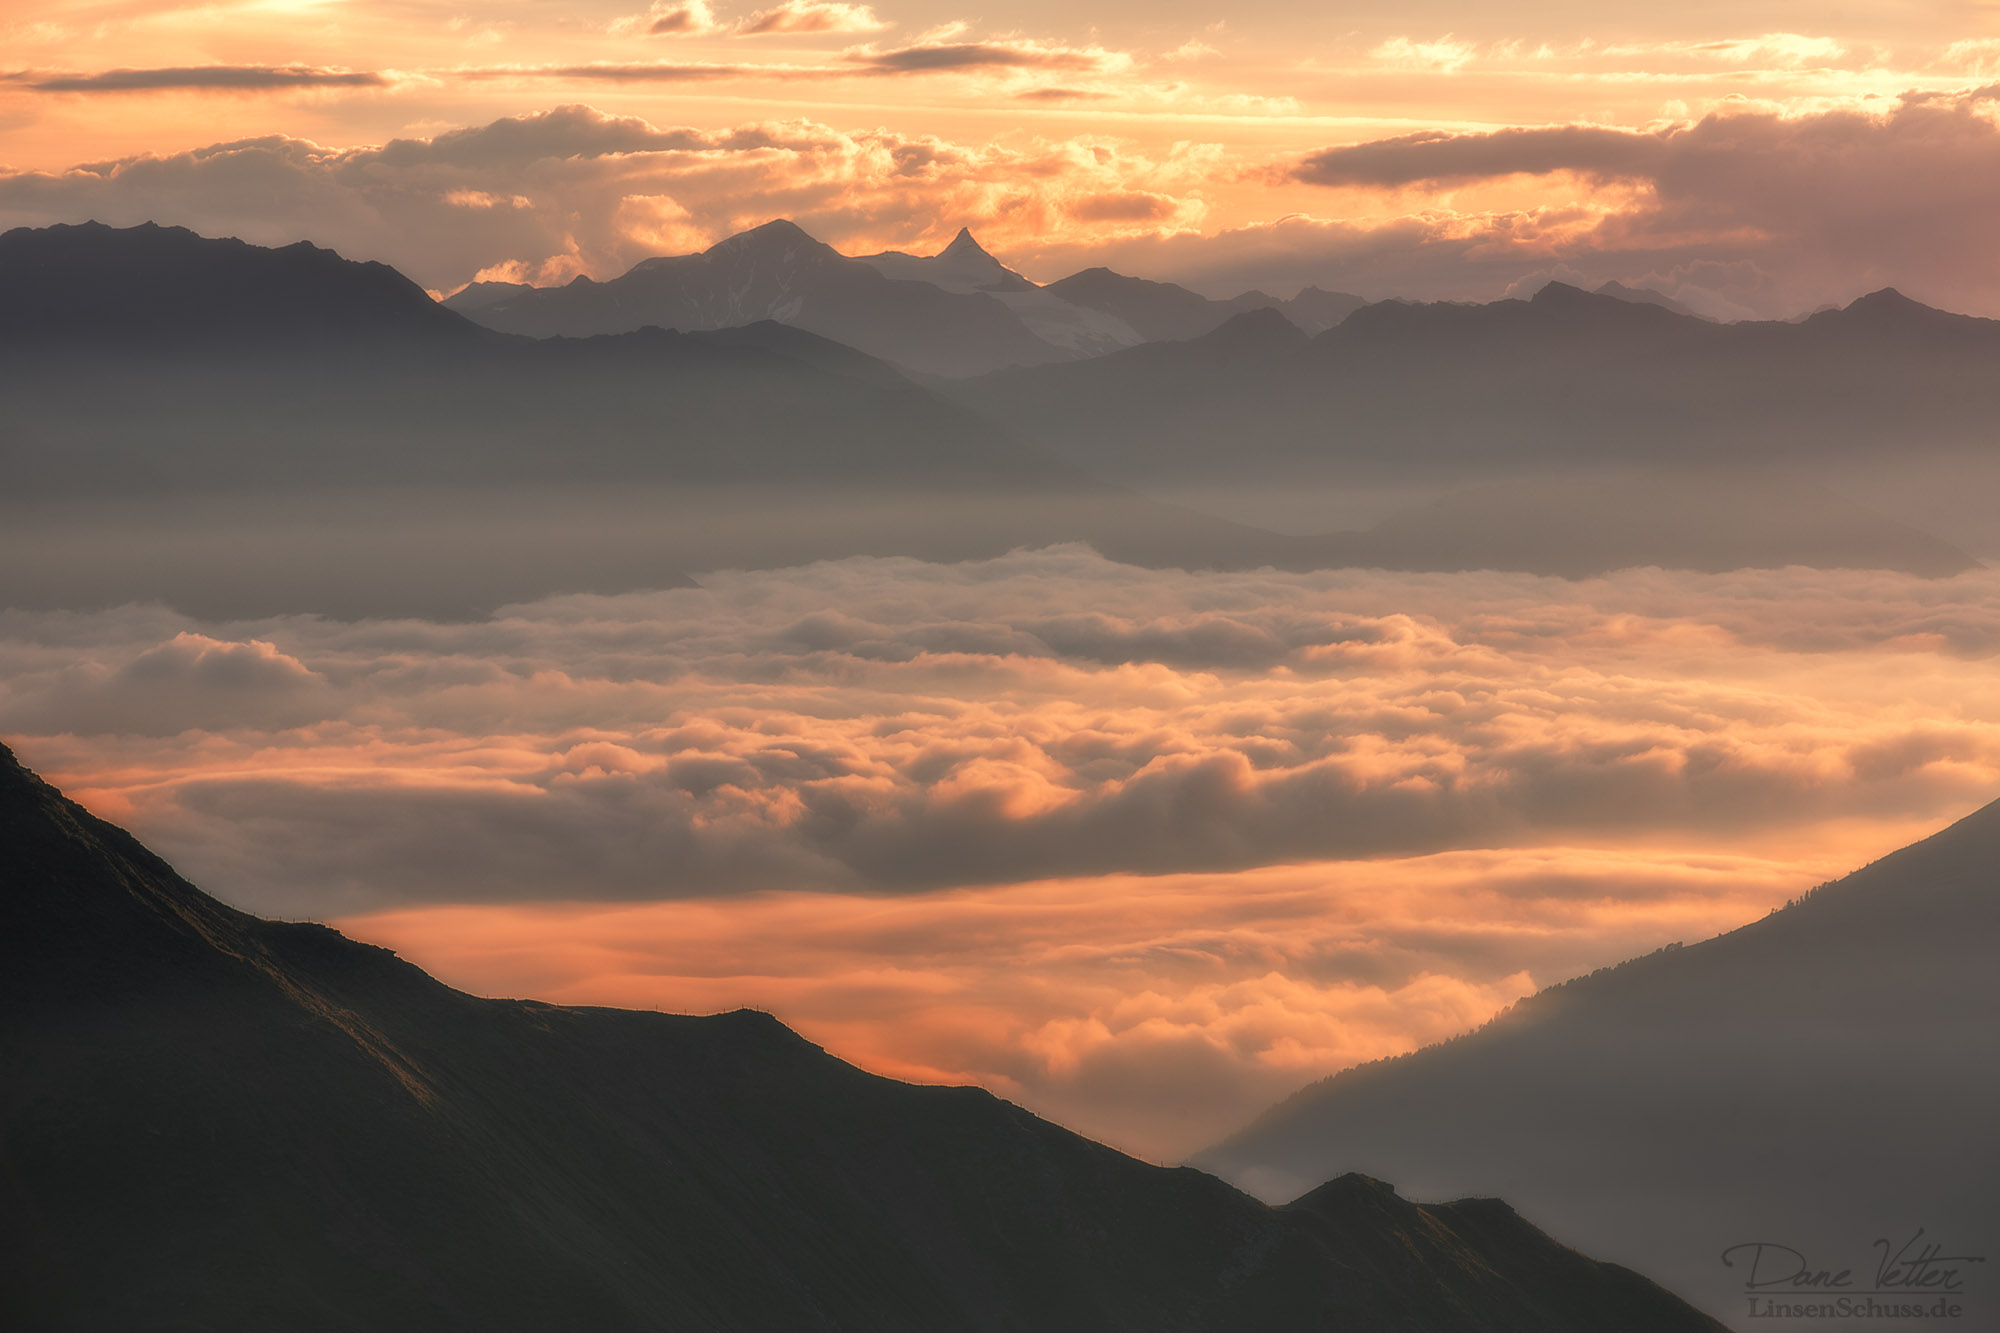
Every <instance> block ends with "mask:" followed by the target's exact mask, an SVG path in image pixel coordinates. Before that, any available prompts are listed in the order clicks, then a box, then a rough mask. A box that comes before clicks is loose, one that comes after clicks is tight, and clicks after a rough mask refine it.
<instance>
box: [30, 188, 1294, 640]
mask: <svg viewBox="0 0 2000 1333" xmlns="http://www.w3.org/2000/svg"><path fill="white" fill-rule="evenodd" d="M771 235H779V233H771ZM769 239H770V236H768V235H767V236H766V237H765V238H763V240H761V241H759V242H757V243H758V244H763V243H765V242H767V241H769ZM0 240H4V244H0V293H4V294H6V295H7V296H8V297H9V298H10V299H9V300H8V301H7V302H6V303H5V305H4V307H0V345H4V347H5V349H6V351H7V355H6V356H4V357H0V401H4V402H5V403H6V404H7V415H8V423H7V425H8V428H7V429H6V430H5V431H0V475H5V476H6V477H7V480H8V484H7V486H6V487H5V488H4V489H0V604H4V605H11V606H18V607H78V606H87V605H105V604H110V605H116V604H118V603H120V602H125V601H132V600H163V601H166V602H169V603H171V604H173V605H175V606H177V607H179V608H180V609H181V610H183V611H186V612H188V613H190V614H196V615H209V616H217V617H223V618H229V617H236V616H254V615H266V614H277V613H284V612H300V611H318V612H322V613H326V614H333V615H346V616H368V615H407V614H418V615H432V616H449V617H458V616H478V615H483V614H485V613H486V612H487V611H490V610H491V609H492V608H493V607H495V606H498V605H501V604H503V603H505V602H508V601H516V600H523V599H528V598H533V597H539V596H545V595H548V594H551V593H557V592H578V591H595V592H618V591H626V590H631V589H635V588H651V587H666V586H672V585H674V584H677V583H683V582H685V581H686V580H687V577H688V572H689V571H697V570H703V569H715V568H726V567H737V568H745V567H749V568H757V567H772V566H782V565H792V564H799V563H808V562H811V561H813V560H819V559H838V558H842V557H846V556H852V555H883V556H898V555H900V556H915V557H920V558H926V559H939V560H962V559H972V558H983V557H988V556H994V555H999V554H1003V553H1005V552H1006V551H1008V550H1011V549H1013V548H1015V547H1018V546H1024V545H1048V544H1051V543H1055V542H1066V541H1083V542H1089V543H1091V544H1093V545H1094V546H1096V547H1097V548H1098V549H1099V550H1101V551H1102V552H1104V553H1105V554H1106V555H1109V556H1111V557H1112V558H1114V559H1121V560H1127V561H1131V562H1134V563H1141V564H1148V565H1156V564H1165V565H1168V566H1179V567H1197V568H1201V567H1217V566H1221V567H1236V568H1243V567H1248V568H1255V567H1258V566H1261V565H1266V564H1277V565H1282V566H1285V567H1288V568H1306V567H1311V566H1312V565H1314V564H1316V563H1318V562H1319V561H1320V559H1321V556H1320V553H1319V552H1318V551H1317V550H1315V549H1314V548H1313V547H1312V544H1311V543H1309V542H1303V541H1301V540H1299V539H1296V538H1289V537H1283V536H1279V535H1277V534H1274V533H1270V532H1264V531H1259V530H1257V529H1254V528H1249V527H1245V526H1242V525H1238V524H1234V523H1230V522H1226V521H1221V520H1218V519H1216V518H1214V517H1212V516H1209V515H1204V514H1199V513H1194V512H1190V511H1187V510H1185V509H1180V508H1176V507H1174V506H1171V505H1164V504H1161V503H1159V502H1157V501H1153V500H1148V499H1145V498H1142V497H1139V496H1136V495H1133V494H1131V493H1129V492H1127V491H1125V490H1122V489H1121V488H1118V487H1115V486H1111V485H1109V484H1107V483H1104V482H1102V481H1099V480H1096V479H1094V478H1091V477H1089V476H1087V475H1085V474H1084V473H1082V472H1081V471H1080V470H1078V469H1077V468H1076V467H1075V466H1074V465H1073V464H1069V463H1066V462H1063V461H1062V460H1059V459H1055V458H1052V457H1050V456H1048V455H1047V454H1045V453H1043V452H1042V451H1040V450H1038V449H1036V448H1035V447H1033V446H1029V445H1026V444H1023V443H1022V442H1021V441H1019V440H1018V439H1016V438H1015V437H1014V436H1012V435H1011V434H1010V433H1009V432H1008V431H1007V430H1006V429H1005V428H1003V427H999V426H996V425H994V424H993V423H992V422H990V421H987V420H985V419H983V418H981V417H979V416H978V415H976V414H975V413H973V412H971V411H969V410H967V409H966V408H964V407H963V406H961V405H959V404H956V403H953V402H950V401H948V400H946V399H944V398H942V397H940V396H939V395H938V394H937V393H935V392H934V391H932V390H931V389H929V388H926V387H924V386H921V385H919V384H916V383H914V382H912V381H911V380H910V379H909V378H908V377H907V376H906V375H904V374H903V373H901V372H899V371H897V370H896V369H894V368H893V367H891V366H888V365H886V364H884V363H883V362H881V361H879V360H876V359H875V358H873V357H870V356H868V355H866V354H864V353H862V352H860V351H857V350H855V349H853V348H851V347H848V346H844V345H842V344H840V343H836V342H832V341H829V340H828V339H826V338H823V337H820V336H818V335H816V334H814V333H811V332H808V331H807V330H805V329H802V328H797V327H793V326H790V325H785V324H780V323H776V322H772V321H760V322H757V323H754V324H749V325H745V326H742V327H732V328H722V329H715V330H709V331H703V332H695V333H681V332H673V331H668V330H662V329H658V328H648V329H643V330H640V331H638V332H634V333H629V334H621V335H616V336H603V337H595V338H552V339H544V340H537V339H531V338H526V337H521V336H517V335H508V334H501V333H496V332H493V331H491V330H487V329H483V328H481V327H479V326H478V325H475V324H473V323H471V322H470V321H468V320H466V319H464V318H463V317H461V316H459V315H457V314H456V313H454V312H452V311H450V310H447V309H443V308H441V307H439V306H438V305H437V304H436V303H435V302H433V301H432V300H430V298H429V297H428V296H427V295H426V294H425V293H424V292H423V291H421V290H420V289H418V288H417V287H415V286H414V285H413V284H411V283H409V282H407V281H406V280H404V279H403V278H401V277H400V276H399V275H397V274H396V273H394V271H393V270H389V269H386V268H383V267H381V266H380V265H370V264H357V263H353V262H350V261H347V260H344V259H341V258H340V257H339V256H337V255H334V254H332V253H331V252H329V251H325V250H318V249H314V248H313V247H310V246H307V247H298V246H294V247H287V248H286V249H283V250H266V249H261V248H259V247H256V246H249V245H244V244H243V243H241V242H238V241H221V240H209V239H205V238H203V237H200V236H197V235H195V234H194V233H192V232H189V231H185V230H181V229H179V228H154V227H142V228H135V229H124V230H118V229H113V228H108V227H97V226H91V227H78V228H48V229H43V230H41V231H27V230H22V231H16V232H10V233H8V234H7V235H6V236H5V237H4V238H0ZM821 248H822V249H823V247H821ZM813 254H814V252H813V251H812V250H811V249H810V248H808V247H806V246H804V245H803V244H802V245H801V246H799V247H796V248H795V253H794V258H795V261H796V263H798V264H800V265H811V264H814V263H817V262H819V261H818V260H816V259H814V258H813ZM840 262H841V263H842V264H846V263H848V262H849V261H845V260H842V261H840ZM864 268H865V266H864ZM862 281H864V282H868V283H874V284H878V285H879V284H882V283H887V281H888V280H887V279H883V278H880V276H879V275H877V274H874V272H873V270H867V271H866V275H865V276H864V278H863V279H862ZM907 285H909V286H911V287H913V288H920V289H921V290H922V291H925V292H929V293H931V295H932V296H934V297H936V298H937V299H939V300H945V299H953V300H956V299H959V298H956V297H949V296H948V294H946V293H943V292H940V291H938V290H937V289H936V288H932V287H929V286H927V285H924V284H907ZM65 294H74V296H75V300H74V303H73V304H65ZM980 299H982V300H984V299H987V298H984V297H982V298H980ZM1010 318H1011V316H1010ZM246 552H254V558H247V559H246V558H245V553H246Z"/></svg>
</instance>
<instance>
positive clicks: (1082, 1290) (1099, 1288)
mask: <svg viewBox="0 0 2000 1333" xmlns="http://www.w3.org/2000/svg"><path fill="white" fill-rule="evenodd" d="M0 925H4V929H0V1057H4V1059H5V1067H6V1069H7V1075H8V1076H7V1078H6V1080H5V1081H4V1083H0V1215H3V1216H4V1218H5V1221H6V1223H7V1229H8V1234H9V1236H10V1238H11V1240H10V1244H9V1245H8V1247H7V1248H6V1251H5V1252H4V1254H0V1291H4V1299H5V1302H6V1308H7V1310H8V1312H9V1317H10V1322H11V1323H14V1324H15V1325H16V1326H19V1327H24V1328H26V1327H33V1328H38V1329H44V1328H45V1329H64V1330H99V1329H103V1330H119V1331H120V1333H123V1331H124V1330H128V1329H132V1328H201V1329H209V1330H217V1331H218V1333H222V1331H225V1330H244V1331H245V1333H249V1331H250V1330H264V1329H272V1328H284V1329H287V1330H303V1331H305V1333H315V1331H317V1330H329V1331H330V1330H352V1329H359V1328H366V1329H371V1330H381V1331H382V1333H394V1331H395V1330H405V1329H407V1330H422V1331H423V1333H438V1331H440V1330H456V1329H465V1330H473V1329H477V1330H482V1331H483V1333H506V1331H507V1330H521V1331H522V1333H544V1331H545V1330H548V1329H556V1328H564V1329H570V1328H573V1329H588V1330H592V1333H619V1331H620V1330H628V1329H629V1330H661V1331H663V1333H664V1331H666V1330H672V1333H697V1331H699V1330H715V1331H716V1333H744V1331H746V1330H764V1329H770V1330H785V1331H786V1333H812V1331H813V1330H836V1329H868V1330H877V1331H880V1333H895V1331H896V1330H912V1331H913V1333H935V1330H940V1329H955V1330H956V1329H963V1330H991V1331H993V1333H1000V1331H1002V1330H1023V1331H1026V1330H1035V1331H1037V1333H1040V1331H1041V1330H1067V1329H1075V1330H1089V1331H1090V1333H1107V1331H1111V1330H1120V1329H1129V1330H1134V1333H1158V1331H1159V1330H1189V1331H1190V1333H1192V1331H1194V1330H1216V1333H1260V1331H1261V1330H1293V1329H1297V1330H1308V1329H1312V1330H1317V1329H1324V1328H1327V1327H1356V1328H1369V1329H1381V1330H1390V1331H1391V1333H1496V1331H1497V1333H1571V1331H1573V1333H1600V1331H1601V1330H1604V1329H1609V1328H1616V1329H1620V1330H1624V1331H1626V1333H1679V1331H1681V1330H1686V1331H1687V1333H1697V1331H1700V1333H1713V1331H1714V1330H1716V1329H1717V1328H1718V1327H1719V1326H1718V1325H1716V1324H1714V1323H1712V1322H1711V1321H1709V1320H1708V1319H1706V1318H1705V1317H1703V1316H1701V1315H1699V1314H1697V1313H1696V1312H1694V1311H1693V1310H1691V1309H1690V1308H1688V1307H1687V1306H1686V1305H1684V1304H1682V1303H1681V1302H1680V1301H1679V1300H1677V1299H1676V1298H1675V1297H1673V1296H1671V1295H1669V1294H1668V1293H1667V1292H1665V1291H1663V1290H1661V1289H1660V1288H1658V1287H1656V1286H1654V1285H1653V1284H1651V1283H1650V1282H1648V1281H1646V1280H1645V1279H1643V1278H1641V1277H1639V1276H1637V1275H1635V1274H1633V1273H1631V1272H1628V1271H1625V1270H1623V1269H1619V1268H1615V1267H1612V1266H1609V1265H1604V1264H1600V1263H1596V1262H1594V1261H1592V1260H1589V1259H1586V1258H1584V1257H1583V1256H1581V1255H1579V1254H1577V1253H1575V1252H1573V1251H1570V1250H1567V1249H1564V1248H1563V1247H1561V1246H1558V1245H1555V1244H1554V1243H1552V1242H1551V1241H1549V1240H1548V1239H1547V1238H1546V1237H1544V1236H1542V1235H1541V1234H1540V1233H1539V1232H1537V1231H1536V1230H1535V1229H1534V1228H1533V1227H1532V1226H1530V1225H1529V1224H1528V1223H1526V1222H1524V1221H1523V1220H1521V1219H1520V1218H1519V1217H1518V1216H1516V1215H1515V1214H1514V1213H1513V1212H1512V1210H1510V1209H1509V1208H1507V1206H1506V1205H1504V1204H1502V1203H1499V1202H1497V1201H1493V1200H1467V1201H1463V1202H1459V1203H1453V1204H1443V1205H1418V1204H1412V1203H1408V1202H1406V1201H1404V1200H1403V1199H1401V1198H1399V1197H1397V1195H1396V1194H1395V1193H1394V1192H1393V1191H1391V1190H1390V1189H1389V1187H1388V1186H1386V1185H1383V1184H1381V1183H1380V1182H1378V1181H1375V1180H1371V1179H1365V1178H1362V1177H1358V1176H1352V1175H1350V1176H1345V1177H1342V1178H1341V1179H1338V1180H1335V1181H1333V1182H1331V1183H1330V1184H1328V1185H1326V1186H1324V1187H1323V1188H1321V1189H1319V1190H1317V1191H1315V1192H1314V1193H1312V1194H1311V1195H1310V1196H1308V1197H1307V1198H1305V1199H1302V1200H1300V1201H1299V1202H1298V1203H1296V1204H1294V1205H1292V1206H1290V1207H1287V1208H1278V1209H1273V1208H1268V1207H1266V1206H1264V1205H1262V1204H1259V1203H1257V1202H1256V1201H1254V1200H1252V1199H1250V1198H1249V1197H1247V1196H1245V1195H1242V1194H1239V1193H1238V1192H1236V1191H1235V1190H1233V1189H1231V1188H1230V1187H1229V1186H1227V1185H1225V1184H1223V1183H1222V1182H1221V1181H1219V1180H1216V1179H1214V1178H1213V1177H1210V1176H1207V1175H1204V1174H1202V1173H1200V1172H1198V1171H1193V1170H1189V1169H1186V1168H1180V1169H1167V1168H1162V1167H1156V1166H1151V1165H1148V1164H1145V1163H1142V1162H1138V1161H1135V1160H1133V1159H1131V1158H1127V1157H1124V1156H1122V1155H1120V1154H1119V1153H1116V1152H1114V1151H1112V1150H1110V1149H1108V1148H1105V1147H1102V1146H1101V1145H1098V1144H1095V1143H1092V1142H1090V1141H1088V1140H1085V1139H1083V1138H1080V1137H1078V1136H1076V1135H1074V1134H1071V1133H1069V1132H1067V1131H1065V1130H1063V1129H1060V1128H1058V1127H1057V1126H1055V1125H1052V1124H1049V1123H1048V1122H1046V1121H1043V1120H1040V1119H1038V1118H1037V1117H1035V1116H1033V1115H1030V1114H1029V1113H1027V1112H1026V1111H1023V1110H1021V1109H1020V1108H1018V1107H1016V1106H1013V1105H1010V1104H1009V1103H1007V1102H1004V1101H1001V1100H999V1099H998V1098H996V1097H993V1096H992V1095H990V1094H988V1093H986V1092H983V1091H980V1090H977V1089H973V1088H948V1087H915V1086H910V1085H907V1084H902V1083H896V1082H893V1081H891V1080H888V1079H884V1078H878V1077H875V1076H872V1075H869V1074H865V1073H863V1072H861V1071H859V1070H857V1069H854V1068H852V1067H851V1066H848V1065H846V1064H843V1063H842V1062H841V1061H839V1060H837V1059H835V1058H833V1057H832V1056H830V1055H828V1054H826V1053H825V1052H824V1051H822V1050H820V1049H819V1048H817V1047H815V1046H813V1045H811V1044H810V1043H808V1042H806V1041H804V1040H803V1039H801V1038H800V1037H798V1036H797V1035H796V1034H794V1033H792V1032H791V1031H789V1030H788V1029H786V1028H785V1027H783V1026H782V1025H781V1024H779V1023H778V1022H777V1021H776V1020H774V1019H772V1018H770V1017H769V1016H767V1015H764V1014H760V1013H755V1012H751V1011H740V1012H737V1013H731V1014H723V1015H718V1016H715V1017H711V1018H690V1017H682V1016H674V1015H666V1014H658V1013H635V1012H627V1011H621V1010H613V1009H586V1008H573V1007H565V1006H557V1005H549V1004H540V1003H536V1002H533V1001H521V1000H484V999H476V998H474V997H472V996H468V995H464V994H461V993H459V992H456V991H453V990H451V989H449V988H447V987H445V986H443V985H440V984H439V983H438V982H436V981H434V980H432V979H431V978H430V977H428V976H426V975H425V974H424V973H422V972H420V971H418V970H417V969H416V968H414V967H412V966H410V965H409V964H408V963H405V962H402V961H401V960H399V959H397V958H396V957H395V956H394V955H393V954H391V953H389V952H388V951H387V950H383V949H379V948H374V947H371V946H368V945H364V944H357V943H355V942H353V941H350V940H348V939H346V938H344V937H342V936H341V935H339V934H338V933H336V932H335V931H332V930H330V929H327V928H326V927H323V926H317V925H311V924H305V923H295V922H274V921H264V920H260V919H258V918H256V917H252V916H248V915H245V914H243V913H241V912H237V911H234V910H232V909H230V908H228V907H226V906H224V905H223V904H221V903H218V902H216V901H215V900H213V899H211V898H209V897H207V896H206V895H204V894H202V893H200V892H199V891H198V890H196V889H195V888H193V887H192V886H191V885H189V884H188V883H186V881H184V880H182V879H181V878H180V877H179V876H178V875H176V874H175V873H174V871H173V870H172V868H171V867H169V866H167V865H166V864H165V863H164V862H162V861H160V860H159V859H158V858H157V857H155V856H153V855H152V854H151V853H149V852H148V851H147V850H146V849H145V848H144V847H142V846H141V845H140V844H139V843H138V842H136V841H135V840H134V839H133V838H131V837H130V835H128V834H126V833H124V832H122V831H121V830H119V829H117V828H114V827H112V826H111V825H108V824H105V823H103V822H102V821H100V820H97V819H95V818H93V817H92V816H91V815H89V814H88V813H87V812H85V811H84V810H83V809H81V808H80V807H78V806H76V805H74V804H72V803H71V802H69V801H67V800H66V799H64V798H63V797H62V796H61V795H60V794H59V793H57V792H56V791H55V790H54V789H52V788H50V787H49V786H47V785H46V784H44V783H42V782H41V781H40V780H39V779H37V778H35V777H34V776H33V775H32V774H30V773H28V772H26V771H25V770H24V769H22V768H21V767H20V766H19V765H18V763H17V762H16V761H15V759H14V757H13V755H12V753H11V752H9V751H7V750H6V749H5V748H4V747H0Z"/></svg>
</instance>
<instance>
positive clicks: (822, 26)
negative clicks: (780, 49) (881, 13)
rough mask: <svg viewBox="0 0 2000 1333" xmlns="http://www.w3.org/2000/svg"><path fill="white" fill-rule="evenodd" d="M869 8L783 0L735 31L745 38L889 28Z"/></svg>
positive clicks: (828, 0)
mask: <svg viewBox="0 0 2000 1333" xmlns="http://www.w3.org/2000/svg"><path fill="white" fill-rule="evenodd" d="M888 26H889V25H888V24H887V23H884V22H883V21H882V20H881V19H879V18H877V17H876V16H875V10H874V9H873V8H872V7H871V6H869V5H855V4H843V3H841V2H840V0H784V3H783V4H779V5H774V6H772V7H771V8H769V9H760V10H757V11H756V12H755V13H753V14H750V15H747V16H746V17H744V18H743V19H742V20H740V21H739V22H738V23H737V24H736V26H735V27H734V28H733V29H732V31H734V32H736V33H739V34H741V35H743V36H746V37H760V36H767V35H779V34H788V35H802V34H807V33H853V32H880V31H882V29H884V28H886V27H888Z"/></svg>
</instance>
